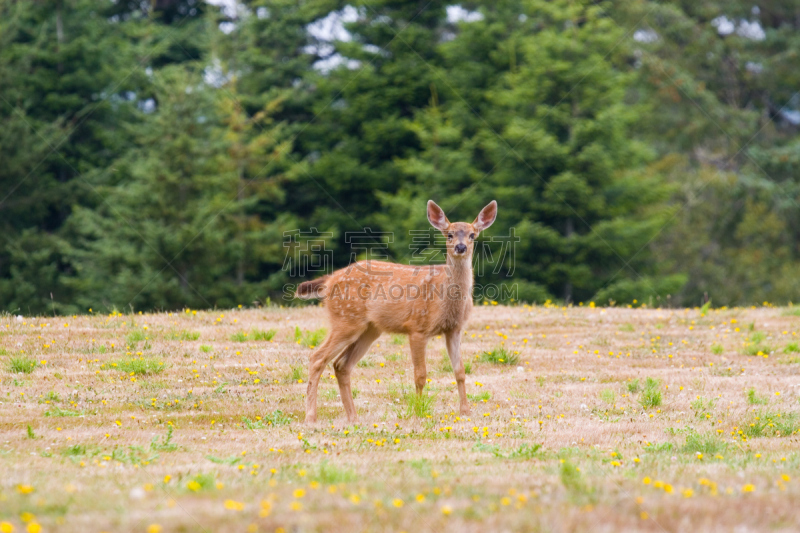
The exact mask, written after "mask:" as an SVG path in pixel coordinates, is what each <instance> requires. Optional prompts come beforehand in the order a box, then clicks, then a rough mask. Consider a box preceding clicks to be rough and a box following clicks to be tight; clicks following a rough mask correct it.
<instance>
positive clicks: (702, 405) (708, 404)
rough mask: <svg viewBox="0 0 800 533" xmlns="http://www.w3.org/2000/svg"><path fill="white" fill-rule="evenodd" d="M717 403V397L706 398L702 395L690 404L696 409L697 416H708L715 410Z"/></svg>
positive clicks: (693, 409) (695, 414)
mask: <svg viewBox="0 0 800 533" xmlns="http://www.w3.org/2000/svg"><path fill="white" fill-rule="evenodd" d="M715 403H716V399H714V398H711V399H708V400H706V399H705V398H703V397H702V396H698V397H697V398H696V399H695V400H693V401H692V403H691V404H690V405H691V407H692V411H694V416H695V418H708V415H710V414H711V411H713V410H714V404H715Z"/></svg>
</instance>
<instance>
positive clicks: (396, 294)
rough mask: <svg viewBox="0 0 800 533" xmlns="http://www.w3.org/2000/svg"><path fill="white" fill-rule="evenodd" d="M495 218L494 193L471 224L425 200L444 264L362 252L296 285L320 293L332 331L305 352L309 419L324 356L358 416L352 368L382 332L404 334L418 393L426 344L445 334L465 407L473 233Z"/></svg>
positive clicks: (351, 413) (305, 292) (351, 418)
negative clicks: (366, 256) (363, 256)
mask: <svg viewBox="0 0 800 533" xmlns="http://www.w3.org/2000/svg"><path fill="white" fill-rule="evenodd" d="M495 218H497V202H496V201H494V200H492V202H491V203H489V205H487V206H486V207H484V208H483V209H482V210H481V212H480V213H479V214H478V216H477V217H476V218H475V220H474V221H473V222H472V223H471V224H470V223H467V222H453V223H451V222H450V221H449V220H448V219H447V217H446V216H445V214H444V211H442V209H441V208H440V207H439V206H438V205H436V203H435V202H434V201H433V200H429V201H428V221H429V222H430V223H431V225H432V226H433V227H434V228H436V229H437V230H439V231H440V232H442V234H444V236H445V239H446V242H447V256H446V262H445V264H437V265H425V266H420V265H404V264H398V263H389V262H384V261H374V260H364V261H358V262H356V263H353V264H351V265H350V266H348V267H345V268H343V269H340V270H337V271H335V272H333V273H331V274H329V275H327V276H323V277H321V278H318V279H315V280H313V281H305V282H303V283H301V284H300V285H299V286H298V288H297V291H296V293H295V296H296V297H297V298H301V299H314V298H318V299H321V300H322V302H323V305H324V307H325V309H326V312H327V317H328V321H329V323H330V329H329V331H330V333H329V334H328V335H327V337H326V338H325V340H324V342H323V343H322V344H320V346H319V347H318V348H317V349H316V350H315V351H314V352H312V354H311V356H310V358H309V364H308V390H307V393H306V416H305V422H306V423H313V422H316V420H317V388H318V386H319V380H320V377H321V376H322V372H323V371H324V369H325V367H326V366H327V365H328V364H329V363H333V369H334V372H335V374H336V381H337V383H338V385H339V394H340V396H341V399H342V404H343V405H344V411H345V414H346V416H347V420H348V422H349V423H355V422H356V421H357V420H358V416H357V413H356V408H355V405H354V404H353V396H352V391H351V388H350V374H351V373H352V371H353V368H354V367H355V366H356V364H357V363H358V362H359V361H360V360H361V358H362V357H364V355H365V354H366V353H367V350H369V348H370V346H372V343H373V342H375V341H376V340H377V339H378V337H380V335H381V334H382V333H397V334H405V335H407V336H408V341H409V345H410V348H411V362H412V364H413V366H414V384H415V386H416V393H417V394H422V393H423V389H424V388H425V384H426V381H427V369H426V365H425V346H426V345H427V343H428V340H429V339H430V338H431V337H434V336H437V335H444V336H445V339H446V345H447V353H448V355H449V356H450V362H451V364H452V366H453V373H454V374H455V378H456V383H457V385H458V398H459V410H460V413H461V414H462V415H468V414H469V412H470V408H469V403H468V402H467V392H466V385H465V380H466V374H465V372H464V363H463V361H462V360H461V336H462V331H463V330H464V326H465V325H466V323H467V320H468V319H469V315H470V311H471V310H472V285H473V272H472V253H473V248H474V244H475V239H476V238H477V236H478V235H479V234H480V232H482V231H483V230H485V229H486V228H488V227H489V226H491V225H492V223H493V222H494V221H495Z"/></svg>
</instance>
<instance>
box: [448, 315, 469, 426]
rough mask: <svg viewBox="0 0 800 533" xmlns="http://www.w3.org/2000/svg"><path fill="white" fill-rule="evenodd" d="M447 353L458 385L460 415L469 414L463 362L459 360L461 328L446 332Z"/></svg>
mask: <svg viewBox="0 0 800 533" xmlns="http://www.w3.org/2000/svg"><path fill="white" fill-rule="evenodd" d="M446 338H447V354H448V355H449V356H450V363H451V364H452V365H453V373H454V374H455V375H456V384H457V385H458V401H459V404H460V412H461V414H462V415H468V414H469V403H467V387H466V385H465V383H464V382H465V381H466V379H467V374H466V372H464V362H463V361H462V360H461V330H455V331H451V332H450V333H447V334H446Z"/></svg>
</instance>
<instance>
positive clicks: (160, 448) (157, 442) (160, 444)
mask: <svg viewBox="0 0 800 533" xmlns="http://www.w3.org/2000/svg"><path fill="white" fill-rule="evenodd" d="M173 431H174V428H173V427H172V426H169V427H168V428H167V434H166V435H164V436H163V437H161V438H160V439H159V438H158V437H153V439H152V440H151V441H150V449H151V450H152V451H154V452H174V451H175V450H177V449H178V445H177V444H175V443H174V442H172V433H173Z"/></svg>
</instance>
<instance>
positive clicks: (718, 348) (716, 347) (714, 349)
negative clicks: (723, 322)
mask: <svg viewBox="0 0 800 533" xmlns="http://www.w3.org/2000/svg"><path fill="white" fill-rule="evenodd" d="M723 351H725V349H724V348H723V347H722V345H721V344H719V343H717V344H712V345H711V353H713V354H714V355H722V352H723Z"/></svg>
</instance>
